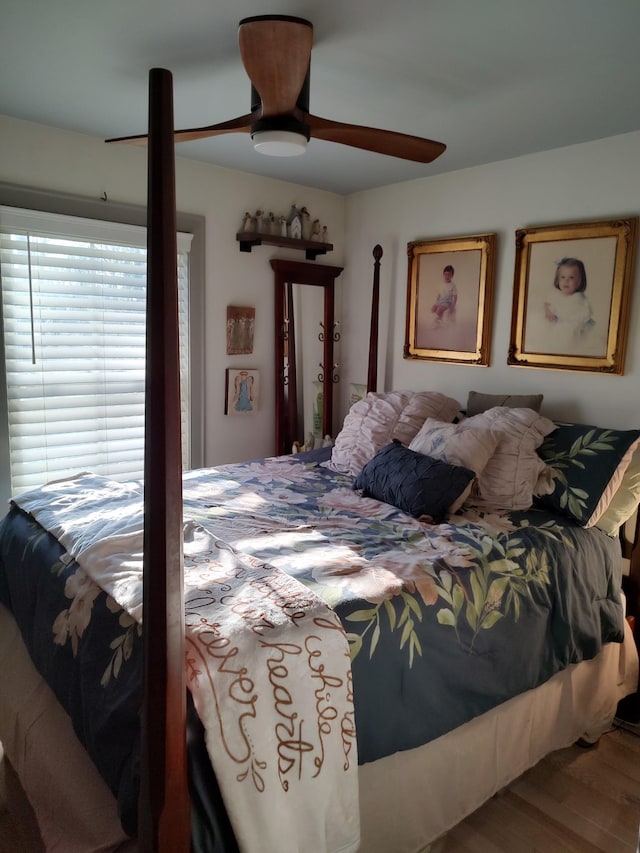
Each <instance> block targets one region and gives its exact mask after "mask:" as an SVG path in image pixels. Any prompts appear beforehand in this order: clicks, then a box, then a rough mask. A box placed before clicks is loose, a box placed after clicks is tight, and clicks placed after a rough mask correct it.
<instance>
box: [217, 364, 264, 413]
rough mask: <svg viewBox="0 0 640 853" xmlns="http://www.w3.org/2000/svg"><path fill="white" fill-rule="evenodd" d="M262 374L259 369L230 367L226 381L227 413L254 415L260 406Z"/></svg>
mask: <svg viewBox="0 0 640 853" xmlns="http://www.w3.org/2000/svg"><path fill="white" fill-rule="evenodd" d="M259 390H260V374H259V372H258V371H257V370H248V369H242V370H235V369H234V368H231V367H228V368H227V371H226V381H225V407H224V413H225V415H252V414H254V412H255V411H256V410H257V408H258V392H259Z"/></svg>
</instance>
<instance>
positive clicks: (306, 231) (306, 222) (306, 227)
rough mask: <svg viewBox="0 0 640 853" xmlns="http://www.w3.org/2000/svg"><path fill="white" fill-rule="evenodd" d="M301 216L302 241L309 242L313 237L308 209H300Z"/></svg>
mask: <svg viewBox="0 0 640 853" xmlns="http://www.w3.org/2000/svg"><path fill="white" fill-rule="evenodd" d="M300 216H301V217H302V239H303V240H308V239H309V237H310V236H311V215H310V214H309V211H308V210H307V208H306V207H301V208H300Z"/></svg>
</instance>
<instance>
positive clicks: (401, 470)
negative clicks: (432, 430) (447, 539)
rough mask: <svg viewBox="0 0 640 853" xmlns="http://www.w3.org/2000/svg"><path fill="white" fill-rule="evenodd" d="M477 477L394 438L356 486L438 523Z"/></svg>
mask: <svg viewBox="0 0 640 853" xmlns="http://www.w3.org/2000/svg"><path fill="white" fill-rule="evenodd" d="M475 476H476V475H475V472H474V471H471V470H470V469H469V468H463V467H461V466H459V465H449V463H448V462H443V461H442V460H441V459H433V458H432V457H431V456H425V454H423V453H417V452H416V451H415V450H409V448H408V447H405V446H404V445H403V444H400V442H397V441H394V442H392V443H391V444H387V445H386V447H383V448H382V449H381V450H379V451H378V452H377V453H376V455H375V456H374V457H373V459H371V460H370V461H369V462H367V464H366V465H365V466H364V468H363V469H362V471H361V472H360V473H359V474H358V476H357V477H356V479H355V482H354V484H353V488H354V489H361V490H362V493H363V495H364V496H365V497H369V498H375V499H376V500H379V501H383V502H384V503H388V504H392V505H393V506H397V507H398V509H401V510H402V511H403V512H406V513H407V515H412V516H413V517H414V518H420V516H423V515H426V516H429V518H430V520H431V521H432V522H433V523H434V524H437V523H439V522H440V521H441V520H442V519H443V517H444V515H445V514H446V512H447V510H448V509H449V507H451V506H452V505H453V504H455V502H456V501H457V500H458V499H459V498H460V497H461V495H463V493H464V492H465V490H466V489H467V487H468V486H469V484H470V483H471V481H472V480H473V479H474V477H475Z"/></svg>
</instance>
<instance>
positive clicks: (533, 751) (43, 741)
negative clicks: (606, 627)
mask: <svg viewBox="0 0 640 853" xmlns="http://www.w3.org/2000/svg"><path fill="white" fill-rule="evenodd" d="M0 673H1V674H2V689H1V691H0V741H1V742H2V743H3V744H4V748H5V752H6V755H7V757H8V758H9V760H10V762H11V765H12V766H13V768H14V769H15V771H16V773H17V775H18V777H19V779H20V781H21V783H22V786H23V788H24V790H25V792H26V794H27V796H28V798H29V800H30V802H31V804H32V806H33V809H34V811H35V813H36V815H37V818H38V823H39V830H40V834H41V836H42V839H43V841H44V845H45V849H46V850H47V851H50V853H108V851H114V853H115V851H117V853H133V851H135V849H136V847H135V843H134V842H131V841H130V840H128V839H127V837H126V836H125V835H124V833H123V832H122V829H121V827H120V823H119V820H118V816H117V810H116V803H115V800H114V798H113V796H112V795H111V793H110V791H109V790H108V788H107V786H106V785H105V784H104V782H103V781H102V779H101V778H100V776H99V775H98V773H97V771H96V770H95V768H94V766H93V764H92V762H91V761H90V759H89V757H88V755H87V753H86V752H85V750H84V749H83V747H82V746H81V745H80V743H79V741H78V740H77V738H76V737H75V734H74V732H73V729H72V726H71V722H70V720H69V717H68V715H67V714H66V713H65V712H64V711H63V709H62V708H61V706H60V705H59V704H58V702H57V701H56V699H55V697H54V695H53V693H52V692H51V690H50V689H49V687H48V686H47V685H46V684H45V683H44V682H43V680H42V679H41V678H40V676H39V674H38V673H37V671H36V670H35V668H34V667H33V664H32V663H31V660H30V658H29V656H28V654H27V651H26V649H25V647H24V645H23V643H22V639H21V636H20V633H19V631H18V628H17V625H16V623H15V621H14V619H13V617H12V616H11V614H10V613H9V611H8V610H7V609H6V608H5V607H3V606H2V605H0ZM637 683H638V656H637V653H636V647H635V644H634V641H633V637H632V634H631V631H630V629H629V628H628V626H626V631H625V642H624V644H622V645H619V644H615V643H613V644H609V645H607V646H605V648H604V649H603V651H602V652H601V653H600V654H599V655H598V657H597V658H595V659H594V660H591V661H586V662H584V663H580V664H575V665H573V666H571V667H569V668H568V669H567V670H565V671H564V672H562V673H559V674H557V675H555V676H554V677H553V678H551V679H550V680H549V681H548V682H546V683H545V684H543V685H541V686H540V687H538V688H536V689H535V690H530V691H528V692H527V693H523V694H521V695H520V696H516V697H515V698H513V699H511V700H509V701H507V702H505V703H503V704H502V705H500V706H498V707H497V708H495V709H494V710H492V711H489V712H487V713H485V714H483V715H482V716H480V717H476V718H475V719H473V720H471V721H470V722H469V723H466V724H465V725H463V726H461V727H460V728H458V729H456V730H455V731H453V732H450V733H449V734H446V735H443V736H442V737H440V738H438V739H437V740H435V741H432V742H431V743H428V744H426V745H425V746H422V747H419V748H417V749H413V750H409V751H406V752H399V753H396V754H395V755H391V756H388V757H387V758H383V759H380V760H378V761H375V762H372V763H370V764H365V765H362V766H361V767H360V768H359V782H360V813H361V831H362V844H361V848H360V849H361V851H362V853H391V851H393V853H418V851H421V850H423V849H424V847H425V845H427V844H428V843H429V842H430V841H433V840H435V839H436V838H438V837H439V836H441V835H442V834H443V833H445V832H446V831H447V830H448V829H450V828H451V827H452V826H455V824H457V823H459V822H460V821H461V820H463V819H464V818H465V817H466V816H467V815H468V814H470V813H471V812H472V811H474V810H475V809H476V808H478V807H479V806H480V805H482V803H483V802H485V801H486V800H487V799H488V798H489V797H491V796H492V795H493V794H494V793H496V792H497V791H499V790H500V789H501V788H504V787H505V786H506V785H508V784H509V783H510V782H512V781H513V780H514V779H516V778H517V777H518V776H520V775H521V774H522V773H523V772H524V771H525V770H527V769H528V768H529V767H532V766H533V765H534V764H536V763H537V762H538V761H539V760H540V759H541V758H542V757H543V756H544V755H546V754H547V753H549V752H551V751H553V750H556V749H561V748H563V747H566V746H569V745H570V744H571V743H573V742H574V741H575V740H577V739H578V738H579V737H585V738H587V739H589V740H596V739H597V738H598V737H599V736H600V735H601V734H602V733H604V732H605V731H606V730H607V729H608V728H609V727H610V725H611V722H612V720H613V716H614V714H615V710H616V706H617V703H618V701H619V700H620V699H621V698H622V697H623V696H625V695H627V694H629V693H632V692H634V691H635V689H636V686H637Z"/></svg>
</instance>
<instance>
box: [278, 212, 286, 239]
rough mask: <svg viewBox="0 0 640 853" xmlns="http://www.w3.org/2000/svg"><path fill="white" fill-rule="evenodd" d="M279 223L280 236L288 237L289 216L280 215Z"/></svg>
mask: <svg viewBox="0 0 640 853" xmlns="http://www.w3.org/2000/svg"><path fill="white" fill-rule="evenodd" d="M278 223H279V224H280V236H281V237H286V236H287V217H286V216H279V217H278Z"/></svg>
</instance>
